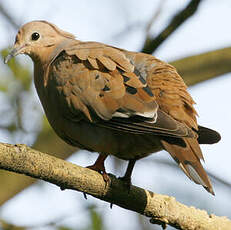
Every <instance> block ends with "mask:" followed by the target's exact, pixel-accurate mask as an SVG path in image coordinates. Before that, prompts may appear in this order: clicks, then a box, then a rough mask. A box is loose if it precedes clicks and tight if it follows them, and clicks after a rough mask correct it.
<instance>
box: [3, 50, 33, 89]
mask: <svg viewBox="0 0 231 230" xmlns="http://www.w3.org/2000/svg"><path fill="white" fill-rule="evenodd" d="M8 53H9V49H3V50H2V51H1V56H2V58H4V57H5V56H7V54H8ZM7 65H8V67H9V69H10V70H11V72H12V74H13V76H14V77H15V79H16V80H18V82H20V83H21V85H22V87H23V89H24V90H26V91H28V90H29V89H30V86H31V79H32V78H31V72H30V71H29V68H28V67H27V66H23V65H21V64H20V63H19V61H17V59H16V58H12V59H11V60H10V61H9V62H8V63H7ZM1 88H2V87H0V89H1ZM3 89H4V87H3Z"/></svg>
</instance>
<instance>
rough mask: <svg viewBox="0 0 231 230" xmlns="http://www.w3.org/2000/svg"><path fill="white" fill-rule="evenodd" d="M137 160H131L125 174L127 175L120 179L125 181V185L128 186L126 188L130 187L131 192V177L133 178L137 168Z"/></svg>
mask: <svg viewBox="0 0 231 230" xmlns="http://www.w3.org/2000/svg"><path fill="white" fill-rule="evenodd" d="M135 163H136V160H129V162H128V167H127V170H126V172H125V175H124V176H123V177H120V178H119V179H120V180H122V181H124V183H125V184H126V186H127V187H128V189H129V191H130V188H131V176H132V170H133V168H134V166H135Z"/></svg>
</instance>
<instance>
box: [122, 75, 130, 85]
mask: <svg viewBox="0 0 231 230" xmlns="http://www.w3.org/2000/svg"><path fill="white" fill-rule="evenodd" d="M122 76H123V79H124V83H126V82H127V81H129V80H130V78H129V77H127V76H124V75H122Z"/></svg>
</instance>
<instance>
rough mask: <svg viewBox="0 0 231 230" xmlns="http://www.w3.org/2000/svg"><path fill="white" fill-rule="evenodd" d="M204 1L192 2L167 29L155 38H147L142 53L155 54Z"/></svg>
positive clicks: (194, 0) (193, 0) (173, 19)
mask: <svg viewBox="0 0 231 230" xmlns="http://www.w3.org/2000/svg"><path fill="white" fill-rule="evenodd" d="M201 1H202V0H191V1H190V3H189V4H188V5H187V6H186V7H185V8H184V9H183V10H182V11H180V12H179V13H178V14H177V15H175V16H174V17H173V18H172V20H171V22H170V23H169V24H168V25H167V27H166V28H165V29H164V30H163V31H161V33H160V34H159V35H157V36H156V37H155V38H150V37H149V36H147V38H146V41H145V42H144V46H143V48H142V52H144V53H148V54H151V53H153V52H154V51H155V50H156V49H157V48H158V47H159V46H160V45H161V44H162V43H163V42H164V41H165V40H166V39H167V38H168V37H169V36H170V35H171V34H172V33H173V32H174V31H175V30H176V29H177V28H179V27H180V26H181V25H182V24H183V23H184V22H185V21H186V20H187V19H188V18H190V17H191V16H192V15H193V14H194V13H195V12H196V10H197V8H198V6H199V4H200V3H201Z"/></svg>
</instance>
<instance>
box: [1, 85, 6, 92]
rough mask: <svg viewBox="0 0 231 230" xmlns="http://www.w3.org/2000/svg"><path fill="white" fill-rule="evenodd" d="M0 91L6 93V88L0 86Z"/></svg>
mask: <svg viewBox="0 0 231 230" xmlns="http://www.w3.org/2000/svg"><path fill="white" fill-rule="evenodd" d="M0 91H2V92H4V93H5V92H7V86H6V85H0Z"/></svg>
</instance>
